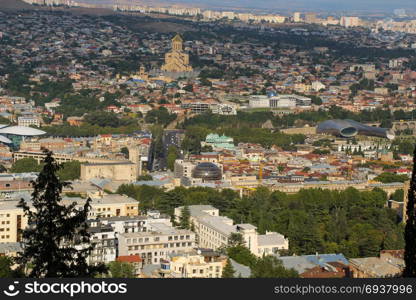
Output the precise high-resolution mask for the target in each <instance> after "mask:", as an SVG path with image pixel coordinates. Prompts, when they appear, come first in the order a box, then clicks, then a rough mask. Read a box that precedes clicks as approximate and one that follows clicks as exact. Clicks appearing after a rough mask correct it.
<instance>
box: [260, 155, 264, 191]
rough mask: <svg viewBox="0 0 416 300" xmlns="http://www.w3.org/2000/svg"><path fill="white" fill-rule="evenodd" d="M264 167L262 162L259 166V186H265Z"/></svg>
mask: <svg viewBox="0 0 416 300" xmlns="http://www.w3.org/2000/svg"><path fill="white" fill-rule="evenodd" d="M263 167H264V165H263V162H262V161H260V164H259V185H262V184H263Z"/></svg>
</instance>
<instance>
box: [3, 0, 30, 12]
mask: <svg viewBox="0 0 416 300" xmlns="http://www.w3.org/2000/svg"><path fill="white" fill-rule="evenodd" d="M33 8H35V7H34V6H33V5H30V4H28V3H26V2H23V1H22V0H0V10H20V9H33Z"/></svg>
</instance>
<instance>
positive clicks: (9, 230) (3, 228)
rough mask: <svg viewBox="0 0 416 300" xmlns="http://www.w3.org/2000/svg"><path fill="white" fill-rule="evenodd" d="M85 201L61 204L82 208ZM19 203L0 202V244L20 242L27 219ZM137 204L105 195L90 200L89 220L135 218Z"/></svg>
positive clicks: (70, 200)
mask: <svg viewBox="0 0 416 300" xmlns="http://www.w3.org/2000/svg"><path fill="white" fill-rule="evenodd" d="M85 201H86V200H85V199H81V198H63V200H62V203H63V204H66V205H69V204H71V203H73V202H76V203H77V206H79V207H82V206H83V205H84V203H85ZM18 202H19V201H17V200H7V201H1V202H0V243H13V242H19V241H20V231H21V230H22V229H24V228H25V227H26V226H27V217H25V216H24V214H23V210H22V209H21V208H18V207H16V206H17V204H18ZM138 214H139V202H138V201H136V200H135V199H133V198H130V197H127V196H122V195H105V196H103V197H102V198H95V199H92V202H91V210H90V212H89V214H88V218H89V219H95V218H97V217H115V216H137V215H138Z"/></svg>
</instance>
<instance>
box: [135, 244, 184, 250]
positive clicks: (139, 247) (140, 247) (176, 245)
mask: <svg viewBox="0 0 416 300" xmlns="http://www.w3.org/2000/svg"><path fill="white" fill-rule="evenodd" d="M149 246H151V245H137V246H128V248H127V249H128V250H129V251H132V250H139V249H141V250H143V249H151V247H149ZM154 246H159V247H155V248H161V246H162V245H154ZM186 246H189V247H191V246H192V242H183V243H169V244H163V248H175V247H186Z"/></svg>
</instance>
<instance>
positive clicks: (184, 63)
mask: <svg viewBox="0 0 416 300" xmlns="http://www.w3.org/2000/svg"><path fill="white" fill-rule="evenodd" d="M182 44H183V40H182V38H181V37H180V35H178V34H177V35H176V36H175V37H174V38H173V39H172V50H171V51H170V52H168V53H166V54H165V64H164V65H163V66H162V71H166V72H191V71H192V67H191V66H190V65H189V55H188V54H186V53H184V52H183V49H182Z"/></svg>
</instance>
